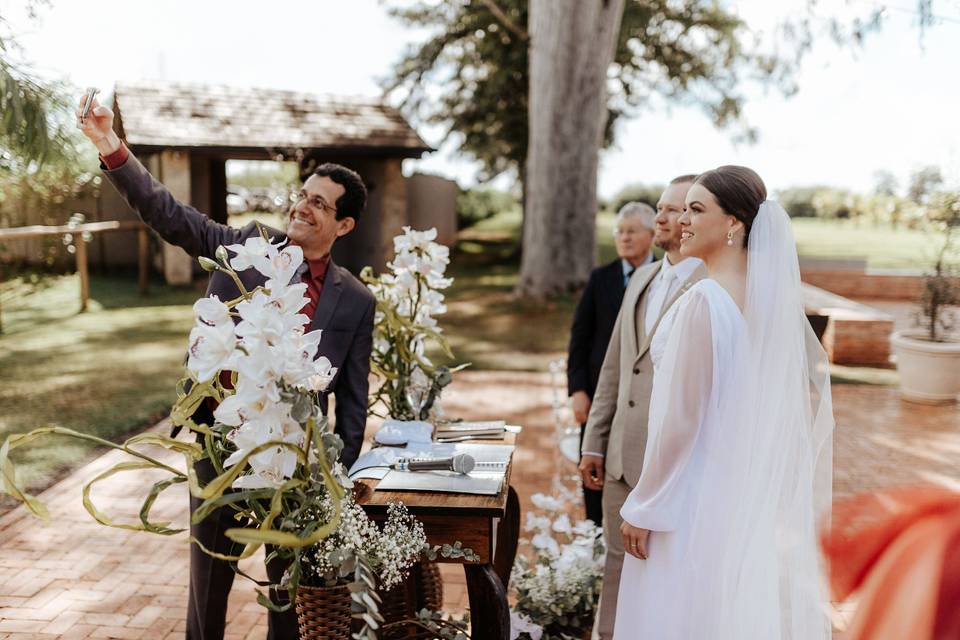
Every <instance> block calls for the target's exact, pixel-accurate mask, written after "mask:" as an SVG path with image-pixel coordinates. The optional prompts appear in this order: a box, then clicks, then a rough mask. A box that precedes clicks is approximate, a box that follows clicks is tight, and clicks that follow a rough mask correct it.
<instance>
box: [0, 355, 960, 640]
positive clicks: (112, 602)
mask: <svg viewBox="0 0 960 640" xmlns="http://www.w3.org/2000/svg"><path fill="white" fill-rule="evenodd" d="M550 401H551V395H550V386H549V377H548V376H547V375H546V374H529V373H510V372H469V371H468V372H464V373H461V374H459V375H458V376H457V381H456V382H455V383H454V384H453V385H452V387H451V388H450V389H449V390H448V391H447V393H446V394H445V396H444V407H445V409H446V411H447V413H448V414H450V415H464V416H469V417H472V418H478V419H484V418H490V419H493V418H507V419H508V420H509V421H510V422H511V423H515V424H521V425H523V426H524V427H525V431H524V433H523V436H522V440H521V448H520V450H519V451H518V453H517V457H516V467H515V468H516V471H515V473H514V476H513V479H514V485H515V486H516V487H517V489H518V491H519V493H520V495H521V501H522V504H523V507H524V508H525V509H526V508H527V507H528V506H529V502H528V501H529V496H530V495H531V494H532V493H535V492H537V491H549V487H550V482H551V480H552V478H553V475H554V472H555V469H556V462H557V456H556V455H555V448H554V444H553V420H552V413H551V410H550ZM834 404H835V411H836V415H837V421H838V429H837V436H836V446H835V452H836V453H835V492H836V494H837V495H838V496H839V495H848V494H850V493H853V492H857V491H862V490H865V489H871V488H876V487H879V486H884V485H889V484H902V483H909V482H917V481H932V482H937V483H940V484H943V485H946V486H950V487H954V488H958V489H960V464H958V462H960V412H958V410H957V409H955V408H942V407H941V408H929V407H918V406H915V405H909V404H904V403H902V402H901V401H900V400H899V398H898V397H897V394H896V390H894V389H888V388H881V387H864V386H837V387H835V388H834ZM157 428H161V429H162V428H164V426H163V425H160V426H158V427H157ZM119 459H120V457H119V456H118V455H117V454H116V453H115V452H111V453H108V454H106V455H104V456H102V457H101V458H98V459H96V460H94V461H93V462H91V463H90V464H88V465H86V466H84V467H82V468H81V469H79V470H77V471H76V472H75V473H74V474H73V475H71V476H70V477H68V478H66V479H65V480H63V481H61V482H60V483H58V484H56V485H54V486H53V487H51V488H50V489H49V490H48V491H46V492H45V493H44V494H43V496H42V498H43V500H44V501H45V502H46V504H47V505H48V507H49V508H50V510H51V513H53V514H54V515H55V516H56V523H55V524H54V525H53V526H51V527H43V526H41V524H40V523H39V522H38V521H37V520H35V519H33V518H32V517H30V516H28V515H27V514H26V513H25V512H24V510H22V509H17V510H15V511H12V512H10V513H8V514H6V515H5V516H4V517H2V518H0V640H13V639H15V638H16V639H20V638H36V639H40V638H64V639H79V638H143V639H150V640H152V639H154V638H157V639H162V638H182V637H183V629H184V622H183V620H184V617H185V611H186V598H187V586H186V585H187V571H188V547H187V544H186V543H185V542H184V541H183V538H182V537H173V538H166V537H159V536H153V535H147V534H143V533H134V532H128V531H122V530H118V529H107V528H104V527H101V526H99V525H97V524H95V523H94V522H93V521H92V520H91V519H90V518H89V516H88V515H87V513H86V512H85V511H84V510H83V507H82V505H81V503H80V486H81V485H82V484H83V483H84V482H86V481H87V480H88V479H89V478H91V477H93V476H95V475H96V474H97V473H99V472H101V471H103V470H104V469H106V468H107V467H109V466H111V465H112V464H114V463H115V462H116V461H118V460H119ZM169 459H170V460H172V461H174V462H178V461H177V459H176V458H175V457H170V458H169ZM148 475H149V473H146V472H145V473H143V474H140V475H139V476H138V475H137V474H127V475H121V476H115V477H114V478H111V479H108V480H106V481H104V482H103V483H101V484H100V485H99V489H97V490H95V492H94V496H93V498H94V500H95V501H96V503H97V504H98V505H99V506H100V507H101V508H102V509H104V510H107V511H108V512H109V513H111V514H125V513H127V514H135V513H136V512H137V510H138V509H139V505H140V503H141V495H142V492H141V491H138V490H139V489H140V488H141V487H145V486H148V484H149V482H148V478H147V477H146V476H148ZM186 506H187V500H186V492H185V489H183V488H180V490H179V491H178V490H171V491H169V492H168V493H166V494H164V495H163V496H161V498H160V499H159V500H158V501H157V504H156V506H155V507H154V517H155V519H165V520H166V519H169V520H171V521H172V522H174V523H185V522H186V519H187V513H186ZM261 567H262V556H260V557H256V558H252V559H250V560H248V561H247V562H246V566H245V568H246V569H247V570H248V572H250V573H252V574H254V575H262V573H263V572H262V568H261ZM444 579H445V587H444V598H445V603H446V604H445V606H446V608H447V610H449V611H454V612H456V611H463V609H464V608H465V607H466V589H465V586H464V581H463V573H462V570H460V569H459V567H455V566H449V567H445V568H444ZM848 612H849V610H842V611H841V612H840V613H839V614H838V616H837V622H838V624H840V625H841V626H842V624H843V619H844V618H845V617H846V615H847V614H848ZM265 623H266V614H265V613H264V611H263V610H262V609H261V608H260V607H259V605H257V604H256V602H255V599H254V592H253V587H252V585H251V583H249V582H248V581H246V580H243V579H238V580H237V582H236V584H235V587H234V590H233V593H232V594H231V602H230V611H229V614H228V626H227V636H226V637H227V640H241V639H245V638H257V639H260V638H264V637H265V635H266V624H265Z"/></svg>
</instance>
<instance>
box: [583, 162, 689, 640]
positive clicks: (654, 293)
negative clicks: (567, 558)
mask: <svg viewBox="0 0 960 640" xmlns="http://www.w3.org/2000/svg"><path fill="white" fill-rule="evenodd" d="M695 178H696V176H695V175H684V176H680V177H678V178H674V179H673V180H672V181H671V182H670V184H669V185H668V186H667V188H666V189H665V190H664V192H663V194H662V195H661V196H660V200H659V201H658V202H657V217H656V218H655V224H656V228H655V230H654V236H653V242H654V244H656V245H657V246H658V247H660V248H661V249H663V250H664V251H665V252H666V254H665V255H664V259H663V260H662V261H660V262H657V263H654V264H650V265H646V266H643V267H640V268H638V269H637V272H636V273H635V274H633V277H632V278H631V280H630V284H629V286H628V287H627V290H626V292H625V293H624V296H623V305H622V306H621V307H620V314H619V315H618V316H617V322H616V325H615V326H614V328H613V336H612V337H611V338H610V344H609V346H608V347H607V354H606V356H605V357H604V360H603V367H602V368H601V369H600V379H599V381H598V383H597V390H596V392H595V394H594V397H593V404H592V406H591V407H590V416H589V418H588V419H587V428H586V432H585V433H584V437H583V444H582V446H581V456H582V457H581V460H580V475H581V477H582V479H583V485H584V487H586V488H588V489H597V490H602V491H603V498H602V502H603V536H604V540H605V542H606V545H607V557H606V564H605V565H604V569H603V592H602V595H601V597H600V614H599V616H598V620H597V631H598V632H599V635H600V638H601V640H610V639H611V638H613V623H614V618H615V616H616V613H617V592H618V591H619V589H620V569H621V568H622V566H623V554H624V549H623V538H622V537H621V535H620V524H621V523H622V522H623V518H621V517H620V507H622V506H623V503H624V501H625V500H626V498H627V494H629V493H630V491H631V489H633V487H635V486H636V484H637V480H638V479H639V478H640V471H641V469H642V468H643V453H644V449H645V448H646V444H647V414H648V411H649V408H650V393H651V390H652V385H653V363H652V361H651V360H650V357H649V349H650V341H651V339H652V338H653V335H654V333H656V331H657V326H658V325H659V323H660V320H661V319H662V318H663V315H664V313H666V311H667V309H669V308H670V306H671V305H672V304H673V303H674V302H675V301H676V300H677V299H678V298H679V297H680V296H681V295H683V293H684V292H685V291H686V290H687V289H689V288H690V287H691V286H693V284H694V283H695V282H697V281H698V280H701V279H703V278H705V277H706V275H707V273H706V269H705V268H704V266H703V263H702V262H701V261H700V260H698V259H696V258H687V259H684V258H683V256H681V255H680V232H681V229H680V224H679V222H678V220H679V218H680V216H681V215H682V214H683V207H684V201H685V199H686V197H687V191H688V190H689V189H690V185H692V184H693V181H694V179H695Z"/></svg>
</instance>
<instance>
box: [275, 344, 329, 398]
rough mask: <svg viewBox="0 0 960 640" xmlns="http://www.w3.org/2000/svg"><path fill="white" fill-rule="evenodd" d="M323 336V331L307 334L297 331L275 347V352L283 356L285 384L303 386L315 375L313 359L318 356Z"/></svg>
mask: <svg viewBox="0 0 960 640" xmlns="http://www.w3.org/2000/svg"><path fill="white" fill-rule="evenodd" d="M321 334H322V332H321V331H311V332H310V333H306V334H303V333H299V332H296V331H295V332H292V333H291V334H290V335H289V337H287V338H286V339H284V340H281V341H280V343H279V344H278V345H277V346H276V347H274V350H275V351H279V352H280V353H282V354H283V355H282V362H283V367H284V368H283V372H282V374H281V375H282V377H283V381H284V382H286V383H287V384H290V385H294V386H303V384H304V381H305V380H306V379H307V378H308V377H310V376H312V375H313V374H314V373H315V371H314V367H313V359H314V357H316V355H317V347H318V346H319V344H320V336H321Z"/></svg>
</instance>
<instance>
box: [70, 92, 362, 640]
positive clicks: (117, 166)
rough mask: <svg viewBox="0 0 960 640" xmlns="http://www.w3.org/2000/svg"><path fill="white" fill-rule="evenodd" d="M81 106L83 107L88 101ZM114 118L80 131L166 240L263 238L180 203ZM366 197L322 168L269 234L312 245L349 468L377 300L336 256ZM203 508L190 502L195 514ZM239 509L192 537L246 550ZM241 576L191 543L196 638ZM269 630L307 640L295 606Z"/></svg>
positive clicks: (315, 289) (208, 247)
mask: <svg viewBox="0 0 960 640" xmlns="http://www.w3.org/2000/svg"><path fill="white" fill-rule="evenodd" d="M80 108H81V109H82V108H83V105H82V104H81V107H80ZM78 117H79V116H78ZM113 119H114V115H113V112H112V111H111V110H110V109H109V108H107V107H105V106H98V105H96V104H95V106H94V108H93V110H92V111H91V112H90V114H89V115H88V116H87V117H86V118H85V119H84V121H83V123H82V124H80V123H78V126H79V127H80V128H81V130H82V131H83V133H84V134H85V135H86V136H87V137H88V138H89V139H90V140H91V141H92V142H93V143H94V144H95V145H96V146H97V149H98V151H99V152H100V157H101V161H102V163H103V166H104V169H105V171H104V173H105V174H106V176H107V178H108V179H109V180H110V182H111V183H112V184H113V185H114V186H115V187H116V188H117V190H118V191H119V192H120V194H121V195H122V196H123V197H124V199H125V200H126V201H127V202H128V203H129V204H130V206H131V207H132V208H133V209H134V211H136V212H137V214H138V215H139V216H140V218H141V219H142V220H143V221H144V222H145V223H146V224H147V225H149V226H150V227H151V228H153V229H154V230H155V231H156V232H157V233H158V234H160V236H161V237H162V238H163V239H164V240H166V241H167V242H169V243H171V244H174V245H176V246H179V247H181V248H182V249H184V250H185V251H186V252H187V253H188V254H190V255H191V256H193V257H198V256H206V257H208V258H214V253H215V252H216V250H217V248H218V247H220V246H226V245H231V244H238V243H243V242H244V241H245V240H246V239H247V238H250V237H252V236H256V235H258V234H259V230H258V229H257V227H256V225H255V224H253V223H251V224H249V225H247V226H245V227H244V228H242V229H234V228H231V227H228V226H226V225H222V224H219V223H216V222H214V221H213V220H211V219H210V218H209V217H208V216H206V215H204V214H202V213H200V212H198V211H197V210H196V209H194V208H193V207H190V206H187V205H185V204H183V203H181V202H178V201H177V200H176V199H175V198H174V197H173V195H171V194H170V192H169V191H168V190H167V188H166V187H164V186H163V185H162V184H160V183H159V182H157V181H156V180H155V179H154V178H153V176H151V175H150V174H149V173H148V172H147V170H146V169H145V168H144V167H143V165H142V164H140V162H139V161H138V160H137V159H136V158H135V157H134V156H133V155H132V154H131V153H130V152H129V151H128V150H127V148H126V147H125V146H124V145H123V143H122V142H121V141H120V139H119V138H118V137H117V135H116V133H115V132H114V131H113ZM366 197H367V192H366V188H365V187H364V184H363V181H362V179H361V178H360V176H359V175H357V174H356V173H355V172H353V171H351V170H350V169H348V168H346V167H343V166H341V165H335V164H324V165H321V166H319V167H318V168H317V169H316V170H315V172H314V173H313V175H311V176H310V177H309V178H307V180H306V181H305V182H304V183H303V186H302V188H301V189H300V193H299V197H298V199H297V201H296V203H295V204H293V205H292V206H291V207H290V211H289V221H288V226H287V230H286V233H284V232H281V231H278V230H276V229H269V230H268V233H269V234H270V236H271V237H272V238H273V240H274V241H282V240H285V239H286V240H289V241H290V243H291V244H295V245H298V246H300V247H301V248H302V249H303V255H304V263H303V266H302V267H301V269H300V271H298V275H299V278H300V280H301V282H304V283H306V284H307V292H306V295H307V297H308V299H309V302H308V303H307V305H306V306H305V307H304V308H303V310H302V311H301V313H303V314H305V315H307V317H309V318H311V322H310V325H309V327H307V330H311V331H312V330H317V329H321V330H323V337H322V339H321V340H320V347H319V349H318V352H317V356H318V357H319V356H321V355H323V356H326V357H327V358H329V360H330V362H331V363H332V365H333V366H334V367H337V369H338V372H337V375H336V376H335V377H334V379H333V380H332V381H331V383H330V385H329V387H328V389H329V390H330V391H332V393H333V394H334V396H335V398H336V412H335V413H336V415H335V422H334V424H335V428H334V431H335V432H336V433H337V434H338V435H339V436H340V437H341V439H342V440H343V443H344V448H343V452H342V454H341V461H342V462H343V463H344V464H345V465H347V466H348V467H349V466H350V465H351V464H353V462H354V461H355V460H356V458H357V456H358V455H359V453H360V446H361V444H362V443H363V434H364V428H365V426H366V419H367V393H368V385H369V383H368V376H369V373H370V351H371V347H372V332H373V317H374V311H375V307H376V301H375V300H374V297H373V295H372V294H371V293H370V291H369V290H368V289H367V288H366V287H365V286H364V285H363V284H361V283H360V282H359V281H358V280H357V279H356V278H354V277H353V276H352V275H351V274H350V273H349V272H348V271H347V270H346V269H343V268H341V267H339V266H337V265H336V264H334V263H333V262H332V261H331V259H330V250H331V248H332V247H333V243H334V242H335V241H336V239H337V238H339V237H341V236H344V235H346V234H348V233H350V231H352V230H353V228H354V226H355V225H356V222H357V219H358V218H359V216H360V212H361V211H362V210H363V208H364V206H365V204H366ZM294 277H297V276H294ZM240 279H241V281H243V283H244V286H245V287H246V288H247V289H248V290H250V289H253V288H254V287H257V286H259V285H262V284H264V283H265V281H266V278H265V277H264V276H263V275H262V274H260V273H259V272H257V271H256V270H254V269H248V270H246V271H242V272H240ZM207 295H208V296H209V295H216V296H218V297H219V298H220V299H221V300H230V299H234V298H236V297H238V296H239V295H240V291H239V289H238V288H237V286H236V284H235V283H234V282H233V280H232V279H231V278H230V277H229V276H227V275H225V274H223V273H221V272H214V273H213V274H212V275H211V277H210V282H209V285H208V286H207ZM327 404H328V403H327V395H326V394H323V395H321V397H320V405H321V409H322V410H323V412H324V414H326V412H327ZM194 420H195V421H196V422H198V423H206V424H208V425H212V424H213V415H212V407H211V406H210V405H209V404H206V403H205V404H203V405H201V407H200V409H199V410H198V411H197V413H196V414H194ZM196 471H197V474H198V476H199V477H200V480H201V481H202V482H208V481H209V480H211V479H212V478H213V477H214V476H215V473H214V470H213V467H212V465H211V464H210V462H209V461H208V460H201V461H200V462H198V463H197V465H196ZM199 503H200V501H199V500H197V499H195V498H193V497H191V510H193V509H195V508H196V507H197V506H199ZM234 513H235V512H234V511H232V510H231V509H228V508H224V509H219V510H218V511H216V512H214V513H212V514H211V515H209V516H208V517H207V518H206V519H204V520H203V521H202V522H200V523H198V524H196V525H193V524H192V525H191V527H190V529H191V535H193V537H195V538H196V539H197V540H199V541H200V543H201V544H203V546H204V547H206V548H207V549H211V550H213V551H216V552H218V553H221V554H229V555H236V554H237V552H238V551H239V550H238V549H236V548H234V545H233V543H232V542H231V541H230V540H228V539H227V538H226V537H225V536H224V535H223V531H224V530H225V529H227V528H229V527H232V526H236V523H235V521H234V520H233V514H234ZM268 553H269V549H268ZM284 569H285V567H284V566H283V565H282V563H279V562H277V561H273V562H268V563H267V573H268V575H269V577H270V580H271V582H272V583H274V584H278V583H279V582H280V580H281V578H282V576H283V572H284ZM233 578H234V571H233V569H232V567H231V566H230V565H229V564H228V563H227V562H225V561H222V560H217V559H215V558H213V557H211V556H210V555H208V554H207V553H204V552H203V551H202V550H200V548H199V547H198V546H197V545H193V546H192V547H191V555H190V599H189V603H188V608H187V633H186V637H187V638H188V640H211V639H216V640H221V639H222V638H223V632H224V626H225V621H226V612H227V597H228V595H229V593H230V588H231V586H232V584H233ZM274 597H275V598H278V599H279V600H283V594H274ZM269 626H270V630H269V634H268V638H270V639H271V640H281V639H283V640H288V639H291V640H292V639H296V638H298V637H299V631H298V624H297V616H296V613H295V612H294V611H293V610H292V609H291V610H288V611H287V612H284V613H279V614H278V613H275V612H271V613H270V618H269Z"/></svg>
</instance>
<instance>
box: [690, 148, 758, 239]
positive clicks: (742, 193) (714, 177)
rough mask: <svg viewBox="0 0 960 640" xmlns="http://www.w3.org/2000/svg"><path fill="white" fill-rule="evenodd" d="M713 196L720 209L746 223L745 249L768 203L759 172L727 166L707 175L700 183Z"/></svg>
mask: <svg viewBox="0 0 960 640" xmlns="http://www.w3.org/2000/svg"><path fill="white" fill-rule="evenodd" d="M696 183H697V184H701V185H703V186H704V188H705V189H706V190H707V191H709V192H710V193H712V194H713V197H714V198H716V199H717V202H718V203H719V204H720V207H721V208H722V209H723V210H724V211H725V212H727V213H728V214H730V215H731V216H733V217H734V218H736V219H737V220H739V221H740V222H742V223H743V246H744V248H746V246H747V239H748V238H749V237H750V228H751V227H752V226H753V221H754V219H755V218H756V217H757V213H759V211H760V205H761V204H763V201H764V200H766V199H767V186H766V185H765V184H763V180H762V179H761V178H760V175H759V174H757V172H756V171H754V170H753V169H750V168H748V167H740V166H737V165H732V164H727V165H724V166H722V167H717V168H716V169H711V170H710V171H704V172H703V173H701V174H700V175H699V176H697V180H696Z"/></svg>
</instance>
